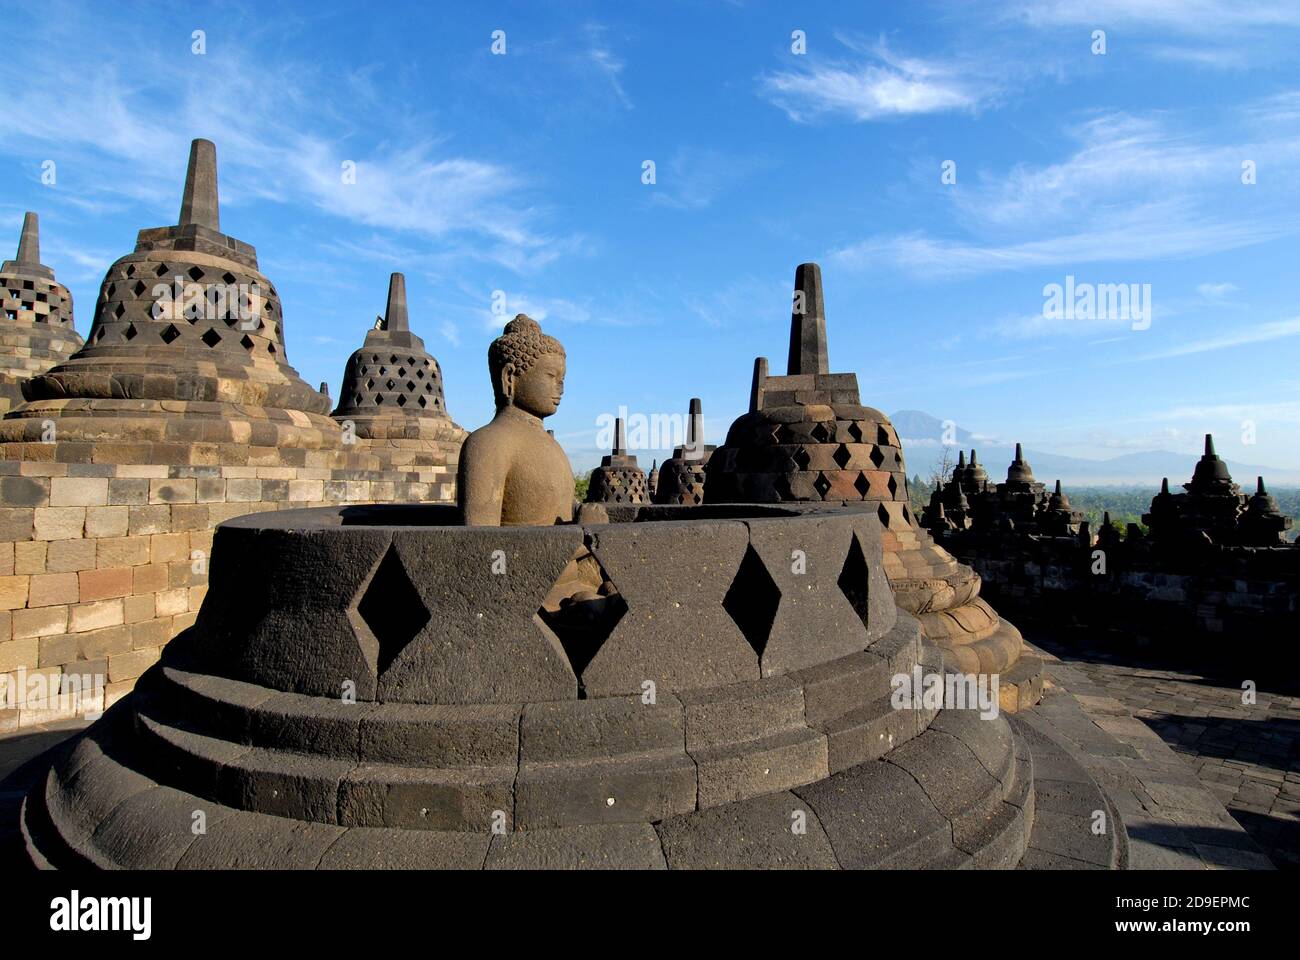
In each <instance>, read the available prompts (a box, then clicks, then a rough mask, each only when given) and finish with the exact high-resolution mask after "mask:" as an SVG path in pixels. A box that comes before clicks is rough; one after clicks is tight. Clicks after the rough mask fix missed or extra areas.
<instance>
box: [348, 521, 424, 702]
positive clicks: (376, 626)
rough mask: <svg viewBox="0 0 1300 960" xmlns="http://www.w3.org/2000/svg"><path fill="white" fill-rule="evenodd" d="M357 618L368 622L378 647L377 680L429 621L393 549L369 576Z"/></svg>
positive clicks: (418, 595) (358, 607)
mask: <svg viewBox="0 0 1300 960" xmlns="http://www.w3.org/2000/svg"><path fill="white" fill-rule="evenodd" d="M357 615H358V616H359V617H360V618H361V619H362V620H363V621H364V622H365V625H366V626H367V627H368V628H369V630H370V632H371V634H372V635H373V636H374V638H375V642H376V644H377V646H378V650H377V651H376V656H375V676H376V678H378V677H379V676H381V675H382V674H383V673H384V671H385V670H387V669H388V668H389V666H391V665H392V662H393V661H394V660H396V659H397V655H398V654H400V653H401V652H402V651H403V650H404V649H406V645H407V644H408V643H410V642H411V641H412V640H414V639H415V637H416V634H418V633H419V632H420V631H421V630H423V629H424V625H425V624H427V623H428V622H429V611H428V610H427V609H425V606H424V604H423V602H421V600H420V594H419V593H418V592H417V591H416V589H415V586H414V585H413V584H412V583H411V578H410V577H409V576H407V573H406V569H405V568H404V567H403V566H402V561H401V559H400V558H399V557H398V556H397V551H396V550H394V549H393V548H392V547H389V548H388V552H387V553H385V554H384V558H383V559H382V560H380V561H379V566H377V567H376V568H375V572H374V574H373V575H372V576H371V577H370V583H369V584H368V585H367V586H366V592H365V593H364V594H363V595H362V597H361V601H360V602H359V603H358V604H357Z"/></svg>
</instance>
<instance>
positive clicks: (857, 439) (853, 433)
mask: <svg viewBox="0 0 1300 960" xmlns="http://www.w3.org/2000/svg"><path fill="white" fill-rule="evenodd" d="M849 436H850V437H852V438H853V442H854V443H861V442H862V424H860V423H858V421H856V420H854V421H853V422H852V423H850V424H849Z"/></svg>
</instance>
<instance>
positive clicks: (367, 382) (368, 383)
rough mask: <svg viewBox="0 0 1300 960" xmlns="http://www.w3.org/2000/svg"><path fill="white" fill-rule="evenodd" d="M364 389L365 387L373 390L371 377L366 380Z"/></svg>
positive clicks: (373, 385)
mask: <svg viewBox="0 0 1300 960" xmlns="http://www.w3.org/2000/svg"><path fill="white" fill-rule="evenodd" d="M366 389H367V390H373V389H375V381H374V378H371V379H369V380H367V381H366Z"/></svg>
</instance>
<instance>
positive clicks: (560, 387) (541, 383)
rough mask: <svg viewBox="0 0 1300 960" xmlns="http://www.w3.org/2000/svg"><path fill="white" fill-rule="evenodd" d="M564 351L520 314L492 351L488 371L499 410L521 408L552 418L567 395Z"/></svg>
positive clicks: (502, 334) (507, 325) (493, 346)
mask: <svg viewBox="0 0 1300 960" xmlns="http://www.w3.org/2000/svg"><path fill="white" fill-rule="evenodd" d="M564 369H565V359H564V347H562V346H561V345H560V341H558V340H556V339H555V338H554V337H549V336H547V335H546V334H544V333H542V328H541V326H540V325H538V323H537V321H536V320H534V319H533V318H532V317H529V316H526V315H525V314H522V313H521V314H519V315H518V316H516V317H515V318H514V319H513V320H511V321H510V322H509V323H507V324H506V327H505V330H503V331H502V333H501V336H499V337H497V338H496V339H495V340H493V341H492V343H491V345H490V346H489V347H488V371H489V372H490V373H491V375H492V392H493V393H494V394H495V396H496V405H497V410H498V411H501V410H503V409H505V408H506V407H517V408H519V409H520V410H522V411H524V412H525V413H529V414H532V415H533V416H535V417H538V418H542V417H549V416H550V415H551V414H553V413H554V412H555V411H556V410H557V409H559V406H560V398H561V397H562V396H563V395H564Z"/></svg>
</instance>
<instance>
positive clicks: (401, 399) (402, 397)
mask: <svg viewBox="0 0 1300 960" xmlns="http://www.w3.org/2000/svg"><path fill="white" fill-rule="evenodd" d="M397 405H398V406H399V407H404V406H406V394H404V393H402V394H398V396H397Z"/></svg>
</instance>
